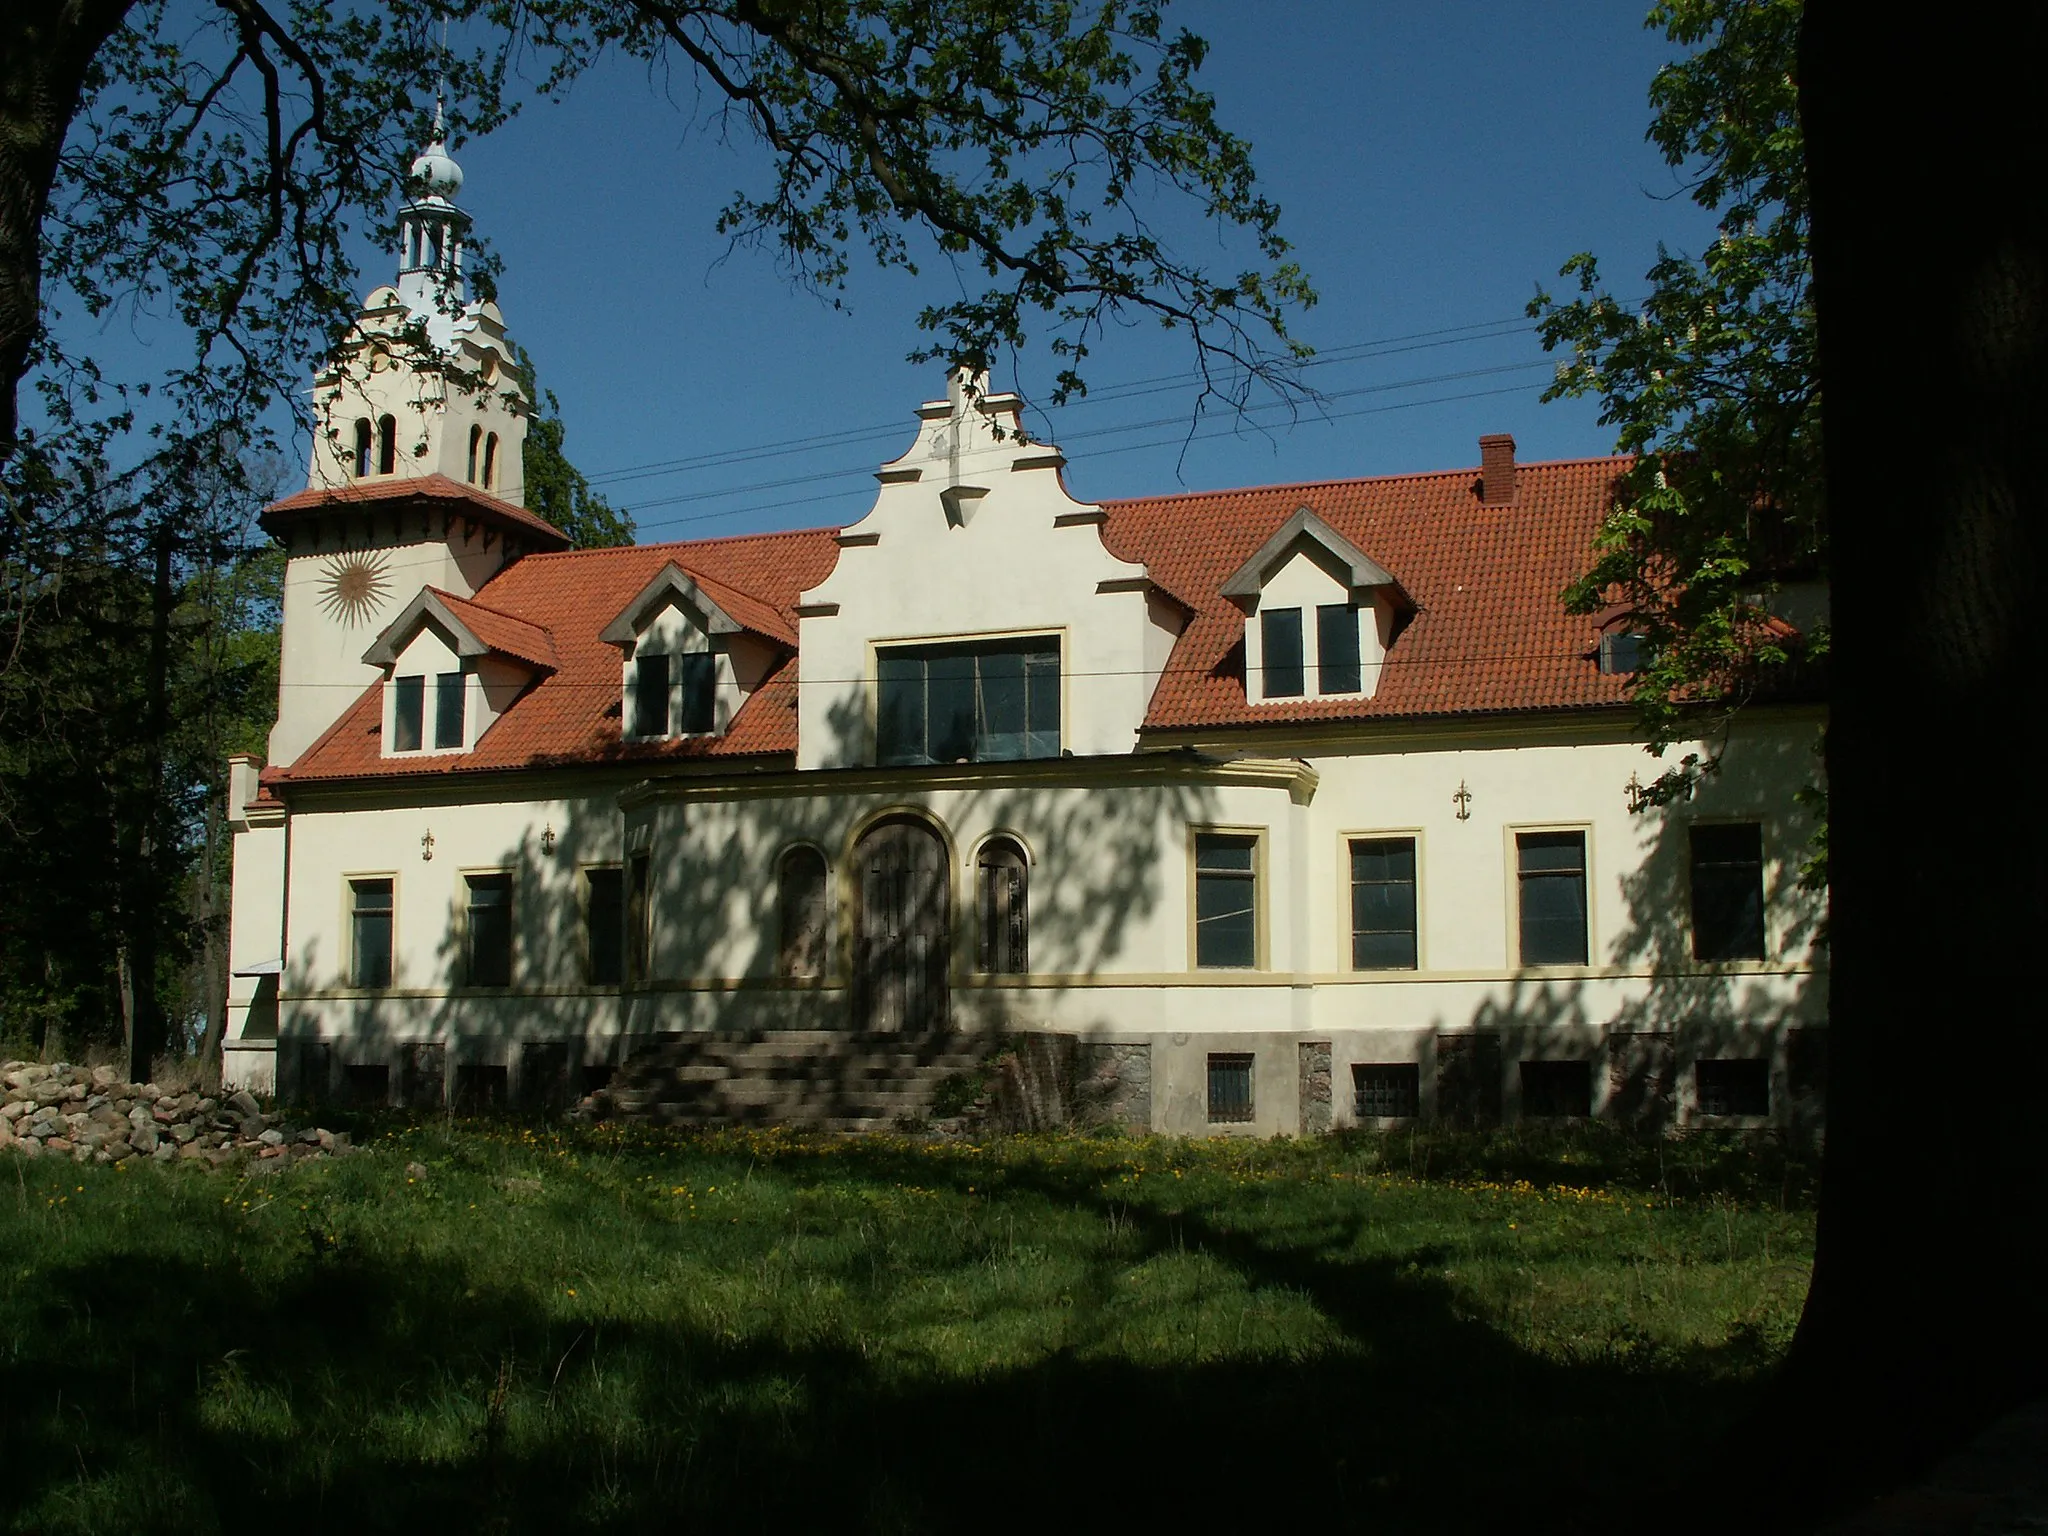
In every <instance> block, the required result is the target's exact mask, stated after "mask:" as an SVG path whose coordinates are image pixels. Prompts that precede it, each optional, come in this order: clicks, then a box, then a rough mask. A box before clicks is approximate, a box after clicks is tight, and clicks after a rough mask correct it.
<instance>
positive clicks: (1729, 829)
mask: <svg viewBox="0 0 2048 1536" xmlns="http://www.w3.org/2000/svg"><path fill="white" fill-rule="evenodd" d="M1692 952H1693V958H1695V959H1697V960H1761V959H1763V957H1764V842H1763V829H1762V828H1761V827H1759V826H1758V825H1757V824H1756V823H1755V822H1753V821H1752V822H1743V823H1739V824H1736V825H1730V826H1695V827H1694V828H1693V829H1692Z"/></svg>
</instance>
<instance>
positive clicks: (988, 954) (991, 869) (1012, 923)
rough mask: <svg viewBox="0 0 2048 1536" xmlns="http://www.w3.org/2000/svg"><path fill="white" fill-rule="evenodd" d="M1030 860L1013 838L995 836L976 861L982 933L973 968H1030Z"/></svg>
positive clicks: (988, 971)
mask: <svg viewBox="0 0 2048 1536" xmlns="http://www.w3.org/2000/svg"><path fill="white" fill-rule="evenodd" d="M1029 881H1030V865H1029V862H1028V861H1027V860H1026V859H1025V857H1024V850H1023V849H1022V848H1020V847H1018V846H1017V843H1016V841H1015V839H1013V838H1008V837H992V838H990V839H989V840H988V841H987V842H985V843H983V844H982V845H981V853H980V855H979V856H978V857H977V858H976V860H975V911H976V915H977V917H978V918H979V926H980V933H979V934H978V935H977V938H978V944H977V947H976V950H975V961H976V964H975V969H976V970H978V971H980V972H982V974H984V975H988V976H1022V975H1023V974H1024V973H1025V972H1027V971H1029V970H1030V969H1031V945H1030V937H1031V926H1030V906H1031V903H1030V898H1029Z"/></svg>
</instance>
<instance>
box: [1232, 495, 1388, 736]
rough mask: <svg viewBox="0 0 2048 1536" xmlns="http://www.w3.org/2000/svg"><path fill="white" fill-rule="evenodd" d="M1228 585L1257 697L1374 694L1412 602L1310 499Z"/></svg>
mask: <svg viewBox="0 0 2048 1536" xmlns="http://www.w3.org/2000/svg"><path fill="white" fill-rule="evenodd" d="M1223 593H1224V595H1225V596H1227V597H1232V598H1235V599H1237V601H1238V602H1239V604H1240V605H1241V606H1242V607H1243V608H1244V609H1245V610H1246V613H1247V622H1246V625H1245V697H1246V700H1247V702H1249V703H1253V704H1257V703H1260V702H1262V701H1265V700H1292V699H1302V698H1306V697H1309V696H1311V695H1314V696H1317V697H1322V698H1370V697H1372V695H1373V693H1374V692H1375V691H1376V689H1377V687H1378V684H1379V670H1380V665H1381V663H1382V661H1383V659H1384V657H1385V655H1386V648H1387V646H1388V645H1389V644H1390V643H1391V642H1392V639H1393V636H1394V635H1395V634H1396V633H1398V631H1399V629H1400V627H1401V620H1402V619H1403V618H1404V617H1405V616H1406V615H1407V614H1408V613H1410V612H1412V611H1413V609H1414V604H1413V603H1412V602H1410V601H1409V599H1408V595H1407V594H1406V593H1405V592H1403V591H1402V590H1401V588H1400V585H1399V584H1398V583H1397V582H1396V581H1395V580H1394V578H1393V577H1392V576H1390V575H1388V574H1387V572H1386V571H1385V570H1383V569H1382V568H1381V567H1380V566H1379V564H1378V563H1377V562H1375V561H1373V560H1372V559H1370V558H1369V557H1368V556H1367V555H1366V554H1365V553H1364V552H1363V551H1362V550H1360V549H1359V548H1358V546H1357V545H1355V544H1353V543H1352V542H1351V541H1350V540H1349V539H1347V538H1345V537H1344V536H1343V535H1342V534H1340V533H1339V532H1337V530H1336V529H1334V528H1332V527H1331V526H1330V525H1329V524H1328V523H1326V522H1324V521H1323V520H1322V519H1321V518H1320V517H1318V516H1316V514H1315V513H1313V512H1311V511H1310V510H1309V509H1308V508H1307V507H1303V508H1301V509H1300V510H1298V511H1297V512H1295V514H1294V515H1293V516H1292V517H1290V518H1289V519H1288V520H1287V521H1286V522H1285V523H1284V524H1282V525H1281V527H1280V528H1279V530H1278V531H1277V532H1276V533H1274V535H1273V536H1272V537H1271V538H1270V539H1268V540H1267V541H1266V542H1265V543H1264V544H1263V545H1261V546H1260V548H1259V550H1258V552H1257V553H1255V554H1254V555H1253V556H1252V557H1251V559H1249V560H1247V561H1246V562H1245V563H1244V564H1243V565H1242V566H1240V567H1239V568H1238V569H1237V571H1236V573H1235V574H1234V575H1232V576H1231V578H1230V579H1229V580H1228V581H1226V582H1225V583H1224V584H1223ZM1311 613H1313V614H1314V617H1315V625H1314V629H1313V631H1311V630H1310V628H1309V624H1308V619H1309V615H1310V614H1311ZM1311 646H1312V647H1313V649H1311Z"/></svg>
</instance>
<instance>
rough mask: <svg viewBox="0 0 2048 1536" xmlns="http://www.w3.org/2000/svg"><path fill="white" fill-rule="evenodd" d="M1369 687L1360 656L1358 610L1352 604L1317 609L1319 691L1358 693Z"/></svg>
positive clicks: (1325, 606) (1325, 605)
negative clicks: (1366, 684) (1366, 686)
mask: <svg viewBox="0 0 2048 1536" xmlns="http://www.w3.org/2000/svg"><path fill="white" fill-rule="evenodd" d="M1364 686H1365V683H1364V676H1363V673H1362V671H1361V669H1360V666H1359V658H1358V610H1357V609H1356V608H1354V607H1352V606H1351V605H1350V604H1349V603H1324V604H1323V605H1322V606H1321V607H1319V608H1317V609H1316V691H1317V692H1318V693H1357V692H1358V691H1359V690H1360V689H1361V688H1363V687H1364Z"/></svg>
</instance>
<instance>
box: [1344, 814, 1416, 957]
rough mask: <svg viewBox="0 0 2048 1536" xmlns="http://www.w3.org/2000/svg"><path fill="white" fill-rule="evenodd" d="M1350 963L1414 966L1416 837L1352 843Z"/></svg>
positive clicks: (1366, 840)
mask: <svg viewBox="0 0 2048 1536" xmlns="http://www.w3.org/2000/svg"><path fill="white" fill-rule="evenodd" d="M1351 968H1352V969H1353V970H1356V971H1412V970H1414V969H1415V839H1414V838H1412V837H1375V838H1359V839H1356V840H1354V841H1353V842H1352V844H1351Z"/></svg>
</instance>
